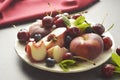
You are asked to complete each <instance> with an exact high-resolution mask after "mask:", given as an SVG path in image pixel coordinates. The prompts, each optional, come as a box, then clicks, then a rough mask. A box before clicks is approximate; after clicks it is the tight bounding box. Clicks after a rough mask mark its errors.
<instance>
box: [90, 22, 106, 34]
mask: <svg viewBox="0 0 120 80" xmlns="http://www.w3.org/2000/svg"><path fill="white" fill-rule="evenodd" d="M92 29H93V31H94V32H95V33H97V34H99V35H102V34H103V33H104V31H105V27H104V26H103V25H102V24H99V23H98V24H95V25H93V26H92Z"/></svg>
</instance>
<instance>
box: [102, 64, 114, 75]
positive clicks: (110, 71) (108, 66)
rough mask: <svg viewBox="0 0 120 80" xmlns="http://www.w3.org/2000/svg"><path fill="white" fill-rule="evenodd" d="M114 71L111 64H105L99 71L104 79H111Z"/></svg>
mask: <svg viewBox="0 0 120 80" xmlns="http://www.w3.org/2000/svg"><path fill="white" fill-rule="evenodd" d="M114 70H115V66H114V65H112V64H105V65H104V66H103V67H102V69H101V71H102V74H103V75H104V76H105V77H111V76H112V75H113V72H114Z"/></svg>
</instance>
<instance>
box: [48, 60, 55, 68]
mask: <svg viewBox="0 0 120 80" xmlns="http://www.w3.org/2000/svg"><path fill="white" fill-rule="evenodd" d="M55 63H56V61H55V59H52V58H47V59H46V66H47V67H53V66H54V65H55Z"/></svg>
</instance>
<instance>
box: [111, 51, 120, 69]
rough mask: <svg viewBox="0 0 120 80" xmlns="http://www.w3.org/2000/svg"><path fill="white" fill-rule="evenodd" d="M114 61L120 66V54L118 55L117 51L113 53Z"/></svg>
mask: <svg viewBox="0 0 120 80" xmlns="http://www.w3.org/2000/svg"><path fill="white" fill-rule="evenodd" d="M112 61H113V62H114V63H115V64H116V65H117V66H119V67H120V56H119V55H117V54H116V53H114V52H113V53H112Z"/></svg>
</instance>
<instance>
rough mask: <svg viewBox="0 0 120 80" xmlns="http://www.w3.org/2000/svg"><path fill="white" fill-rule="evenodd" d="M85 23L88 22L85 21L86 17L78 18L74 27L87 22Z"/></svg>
mask: <svg viewBox="0 0 120 80" xmlns="http://www.w3.org/2000/svg"><path fill="white" fill-rule="evenodd" d="M85 21H86V20H85V17H84V16H80V17H78V18H77V19H76V20H75V22H74V25H75V26H78V25H80V24H82V23H83V22H85Z"/></svg>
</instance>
